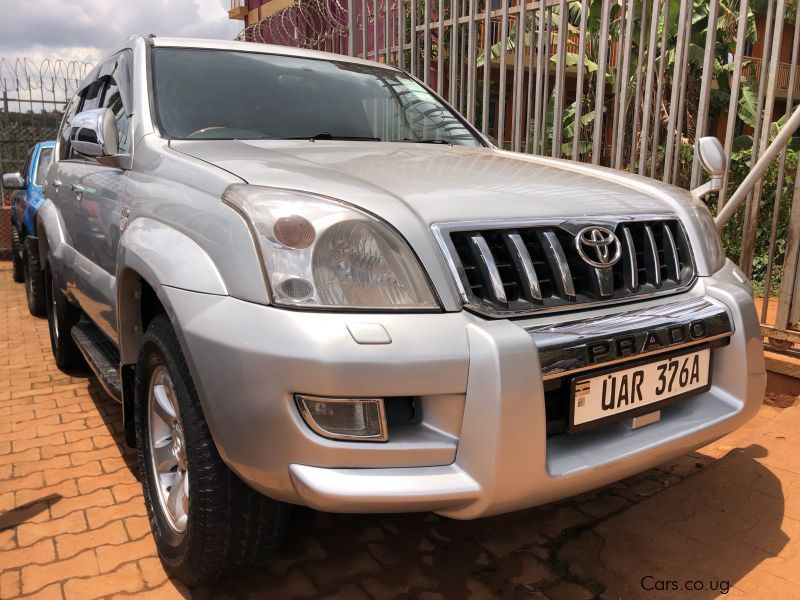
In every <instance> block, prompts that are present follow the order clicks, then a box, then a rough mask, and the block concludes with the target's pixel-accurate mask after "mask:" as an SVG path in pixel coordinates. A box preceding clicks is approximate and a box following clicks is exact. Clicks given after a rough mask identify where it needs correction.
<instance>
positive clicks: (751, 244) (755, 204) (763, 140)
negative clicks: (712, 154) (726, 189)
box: [739, 0, 785, 277]
mask: <svg viewBox="0 0 800 600" xmlns="http://www.w3.org/2000/svg"><path fill="white" fill-rule="evenodd" d="M770 8H772V4H771V3H770ZM784 8H785V0H777V2H776V4H775V20H774V26H773V30H772V43H771V47H770V53H769V57H770V58H769V69H764V66H763V64H762V68H761V73H762V75H763V74H764V73H765V72H767V71H768V74H767V92H766V102H765V104H764V105H763V106H764V107H763V111H761V110H760V111H759V112H758V117H759V119H758V120H757V121H756V123H757V125H760V126H761V135H760V139H759V142H758V144H757V145H758V156H761V155H762V154H764V151H765V150H766V149H767V145H768V144H769V129H770V126H771V125H772V111H773V108H774V106H775V84H776V78H777V75H778V62H779V61H780V53H781V38H782V35H783V12H784ZM765 53H766V50H765ZM762 79H763V77H762ZM760 91H761V90H760ZM761 95H762V94H761V93H759V96H761ZM760 106H761V103H760V102H759V107H760ZM753 145H754V146H755V145H756V140H755V137H754V138H753ZM763 185H764V183H763V179H759V180H758V182H757V183H756V187H755V190H754V191H753V194H752V195H751V196H748V198H747V207H746V209H745V213H744V214H745V222H744V233H743V235H742V248H741V256H740V261H739V264H740V265H741V268H742V270H743V271H744V272H745V273H746V274H747V276H748V277H750V276H752V274H753V255H754V253H755V246H756V234H757V229H758V215H759V212H760V208H761V193H762V189H763Z"/></svg>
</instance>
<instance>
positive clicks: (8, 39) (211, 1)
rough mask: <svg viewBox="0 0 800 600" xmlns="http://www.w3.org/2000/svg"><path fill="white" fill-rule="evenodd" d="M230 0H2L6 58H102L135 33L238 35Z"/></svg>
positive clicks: (0, 26) (1, 47) (0, 52)
mask: <svg viewBox="0 0 800 600" xmlns="http://www.w3.org/2000/svg"><path fill="white" fill-rule="evenodd" d="M229 7H230V1H229V0H34V1H27V0H22V1H20V0H0V58H5V59H6V60H7V61H9V60H10V61H11V62H13V61H14V60H16V59H17V58H20V57H26V58H29V59H31V60H33V62H35V63H36V64H39V63H40V62H41V61H42V60H43V59H45V58H50V59H53V58H61V59H64V60H79V61H87V62H92V63H96V62H98V61H99V60H101V59H102V58H103V57H104V56H105V55H106V54H108V52H109V51H110V50H112V49H113V48H114V47H116V46H117V45H119V44H120V43H122V42H123V41H124V40H125V39H127V38H128V37H129V36H131V35H133V34H140V35H147V34H150V33H155V34H156V35H162V36H178V37H204V38H221V39H229V40H230V39H233V38H234V37H235V36H236V34H237V33H238V32H239V31H240V29H241V28H242V23H243V22H242V21H232V20H229V19H228V13H227V10H228V8H229Z"/></svg>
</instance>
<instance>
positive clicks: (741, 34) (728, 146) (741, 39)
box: [717, 0, 750, 211]
mask: <svg viewBox="0 0 800 600" xmlns="http://www.w3.org/2000/svg"><path fill="white" fill-rule="evenodd" d="M749 12H750V0H741V2H740V4H739V23H738V25H737V27H736V50H735V51H734V56H733V73H731V97H730V101H729V102H728V115H727V123H726V125H725V175H724V176H723V179H722V189H721V190H720V192H719V200H718V201H717V211H719V210H720V209H721V208H722V207H723V206H725V199H726V197H727V194H728V179H729V177H730V169H731V151H732V149H733V134H734V131H735V128H736V113H737V110H736V109H737V107H738V106H739V89H740V86H741V82H742V62H743V58H744V47H745V36H746V35H747V15H748V14H749Z"/></svg>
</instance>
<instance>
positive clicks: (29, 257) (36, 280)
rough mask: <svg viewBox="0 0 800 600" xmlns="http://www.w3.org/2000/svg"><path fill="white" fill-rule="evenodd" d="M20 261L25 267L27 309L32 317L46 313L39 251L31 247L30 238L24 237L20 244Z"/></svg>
mask: <svg viewBox="0 0 800 600" xmlns="http://www.w3.org/2000/svg"><path fill="white" fill-rule="evenodd" d="M22 263H23V267H24V269H25V294H26V296H27V297H28V310H29V311H30V313H31V314H32V315H33V316H34V317H41V316H43V315H44V314H46V313H47V298H45V293H44V280H43V278H42V269H41V266H40V265H39V253H38V252H37V251H36V249H35V248H33V249H32V248H31V239H30V238H26V240H25V242H24V243H23V245H22Z"/></svg>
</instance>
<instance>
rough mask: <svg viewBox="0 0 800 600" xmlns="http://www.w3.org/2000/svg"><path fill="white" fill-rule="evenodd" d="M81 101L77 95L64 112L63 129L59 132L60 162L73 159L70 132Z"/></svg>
mask: <svg viewBox="0 0 800 600" xmlns="http://www.w3.org/2000/svg"><path fill="white" fill-rule="evenodd" d="M80 101H81V97H80V96H79V95H78V94H75V95H74V96H73V97H72V100H70V101H69V104H67V109H66V110H65V111H64V119H63V120H62V121H61V129H60V130H59V132H58V160H67V159H69V158H72V148H70V144H69V130H70V126H71V125H72V119H73V118H74V117H75V113H76V112H77V110H78V105H79V104H80Z"/></svg>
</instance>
